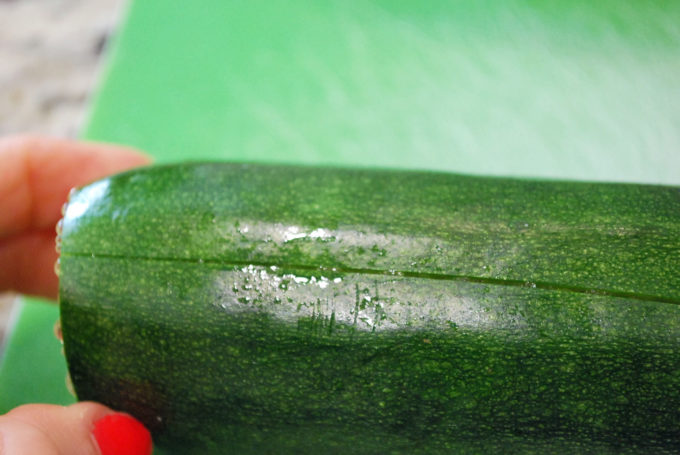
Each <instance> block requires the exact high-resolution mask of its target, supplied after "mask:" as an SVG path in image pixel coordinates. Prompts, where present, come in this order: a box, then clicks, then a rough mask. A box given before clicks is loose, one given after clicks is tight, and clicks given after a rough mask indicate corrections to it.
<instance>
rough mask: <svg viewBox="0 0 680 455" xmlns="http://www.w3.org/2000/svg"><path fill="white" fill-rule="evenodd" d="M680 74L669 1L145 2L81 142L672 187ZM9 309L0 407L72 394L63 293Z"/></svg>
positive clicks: (134, 13) (679, 156)
mask: <svg viewBox="0 0 680 455" xmlns="http://www.w3.org/2000/svg"><path fill="white" fill-rule="evenodd" d="M678 74H680V2H677V1H672V0H668V1H653V2H641V1H638V0H604V1H603V0H601V1H598V2H593V1H590V0H588V1H586V0H576V1H567V0H563V1H559V0H558V1H550V2H546V1H537V0H536V1H513V0H487V1H472V0H470V1H450V0H442V1H437V0H429V1H427V2H421V1H415V0H414V1H395V0H373V1H368V0H357V1H348V0H337V1H331V0H328V1H317V0H306V1H290V0H287V1H278V0H270V1H247V2H246V1H237V0H230V1H225V0H204V1H202V2H198V3H189V2H168V1H166V0H139V1H137V2H135V3H133V4H132V5H131V7H130V8H129V11H128V14H127V18H126V21H125V23H124V25H123V27H122V29H121V31H120V34H119V35H118V37H117V39H116V40H115V45H114V46H113V48H112V51H111V53H110V60H109V65H108V70H107V71H106V73H105V74H104V77H103V82H102V84H101V86H100V89H99V92H98V96H97V97H96V99H95V101H94V103H93V108H92V110H91V115H90V118H89V124H88V126H87V128H86V129H85V131H84V136H85V137H86V138H88V139H96V140H103V141H112V142H120V143H125V144H130V145H133V146H137V147H140V148H142V149H145V150H147V151H149V152H150V153H152V154H153V155H154V156H155V157H156V159H157V160H158V161H163V162H168V161H178V160H187V159H191V160H197V159H224V160H239V161H242V160H247V161H258V162H288V163H314V164H329V165H355V166H369V167H370V166H380V167H399V168H424V169H439V170H450V171H456V172H463V173H472V174H486V175H512V176H529V177H548V178H561V179H579V180H610V181H629V182H648V183H666V184H680V107H679V106H680V77H678ZM102 279H106V277H102ZM19 310H20V314H19V317H18V323H17V324H16V325H15V327H14V330H13V332H12V334H11V336H10V338H9V340H8V343H7V347H6V349H5V353H4V357H3V364H2V366H1V367H0V411H2V412H4V411H7V410H8V409H10V408H12V407H14V406H16V405H19V404H21V403H27V402H37V401H41V402H54V403H68V402H71V401H73V398H72V397H70V395H69V394H68V393H67V392H66V388H65V386H64V376H65V374H66V368H65V365H64V360H63V357H62V356H61V354H60V353H59V345H58V343H57V341H56V340H55V339H54V336H53V335H52V326H53V324H54V321H55V320H56V319H57V317H58V313H57V309H56V307H55V306H54V305H46V304H45V303H42V302H36V301H27V302H25V303H24V304H23V305H21V306H20V308H19ZM102 337H106V334H102Z"/></svg>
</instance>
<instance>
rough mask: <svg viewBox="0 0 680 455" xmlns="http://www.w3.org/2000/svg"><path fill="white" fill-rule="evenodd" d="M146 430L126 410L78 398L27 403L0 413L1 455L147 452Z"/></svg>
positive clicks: (146, 454) (125, 454)
mask: <svg viewBox="0 0 680 455" xmlns="http://www.w3.org/2000/svg"><path fill="white" fill-rule="evenodd" d="M151 451H152V444H151V436H150V434H149V431H148V430H147V429H146V428H144V426H143V425H142V424H141V423H139V422H138V421H137V420H135V419H134V418H132V417H131V416H129V415H127V414H122V413H116V412H114V411H112V410H111V409H109V408H107V407H106V406H103V405H100V404H97V403H90V402H82V403H77V404H74V405H71V406H56V405H46V404H29V405H25V406H19V407H18V408H15V409H13V410H12V411H10V412H8V413H7V414H5V415H3V416H0V454H2V455H24V454H31V455H150V454H151Z"/></svg>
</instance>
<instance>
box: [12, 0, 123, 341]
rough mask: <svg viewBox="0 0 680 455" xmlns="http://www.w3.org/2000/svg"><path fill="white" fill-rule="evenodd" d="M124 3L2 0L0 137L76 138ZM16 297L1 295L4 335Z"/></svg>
mask: <svg viewBox="0 0 680 455" xmlns="http://www.w3.org/2000/svg"><path fill="white" fill-rule="evenodd" d="M123 6H124V0H51V1H49V2H46V1H44V0H0V62H2V64H1V65H0V135H2V136H7V135H11V134H23V133H32V134H44V135H52V136H59V137H76V136H77V135H78V132H79V130H80V127H81V124H82V121H83V118H84V115H85V112H86V108H87V102H88V99H89V96H90V93H91V91H92V88H93V85H94V83H95V82H96V80H97V75H98V71H99V69H100V62H101V56H102V53H103V50H104V48H105V47H106V43H107V41H108V38H109V36H110V35H111V32H112V31H113V30H114V28H115V26H116V25H117V23H118V19H119V17H120V12H121V9H122V7H123ZM13 300H14V299H13V297H12V296H9V295H2V294H0V340H2V339H3V338H4V337H3V333H4V329H5V327H6V325H7V321H8V318H9V314H10V313H11V307H12V302H13Z"/></svg>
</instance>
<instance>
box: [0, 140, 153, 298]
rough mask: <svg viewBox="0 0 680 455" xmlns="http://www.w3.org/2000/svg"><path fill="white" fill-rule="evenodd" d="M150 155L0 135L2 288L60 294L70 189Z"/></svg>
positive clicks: (143, 161)
mask: <svg viewBox="0 0 680 455" xmlns="http://www.w3.org/2000/svg"><path fill="white" fill-rule="evenodd" d="M149 161H150V160H149V158H148V157H146V156H144V155H142V154H141V153H139V152H137V151H135V150H132V149H130V148H126V147H121V146H115V145H105V144H95V143H83V142H74V141H67V140H58V139H45V138H32V137H16V138H8V139H0V292H2V291H8V290H12V291H16V292H19V293H22V294H30V295H37V296H42V297H48V298H50V299H55V298H56V297H57V289H58V280H57V276H56V275H55V273H54V263H55V261H56V260H57V252H56V251H55V237H56V234H55V226H56V224H57V222H58V221H59V219H60V218H61V207H62V205H63V204H64V202H66V198H67V196H68V193H69V191H70V189H71V188H73V187H74V186H80V185H83V184H86V183H89V182H91V181H93V180H96V179H98V178H101V177H104V176H107V175H109V174H113V173H116V172H119V171H123V170H125V169H128V168H132V167H135V166H141V165H144V164H148V163H149Z"/></svg>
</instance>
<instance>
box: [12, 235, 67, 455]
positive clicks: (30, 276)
mask: <svg viewBox="0 0 680 455" xmlns="http://www.w3.org/2000/svg"><path fill="white" fill-rule="evenodd" d="M54 237H55V233H54V229H48V230H45V231H37V232H27V233H23V234H16V235H13V236H10V237H9V238H6V239H4V240H0V290H11V291H15V292H18V293H21V294H27V295H37V296H41V297H47V298H48V299H56V298H57V294H58V290H59V278H58V277H57V274H56V273H55V263H56V261H57V257H58V254H57V252H56V250H55V248H54ZM0 455H2V454H1V453H0Z"/></svg>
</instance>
